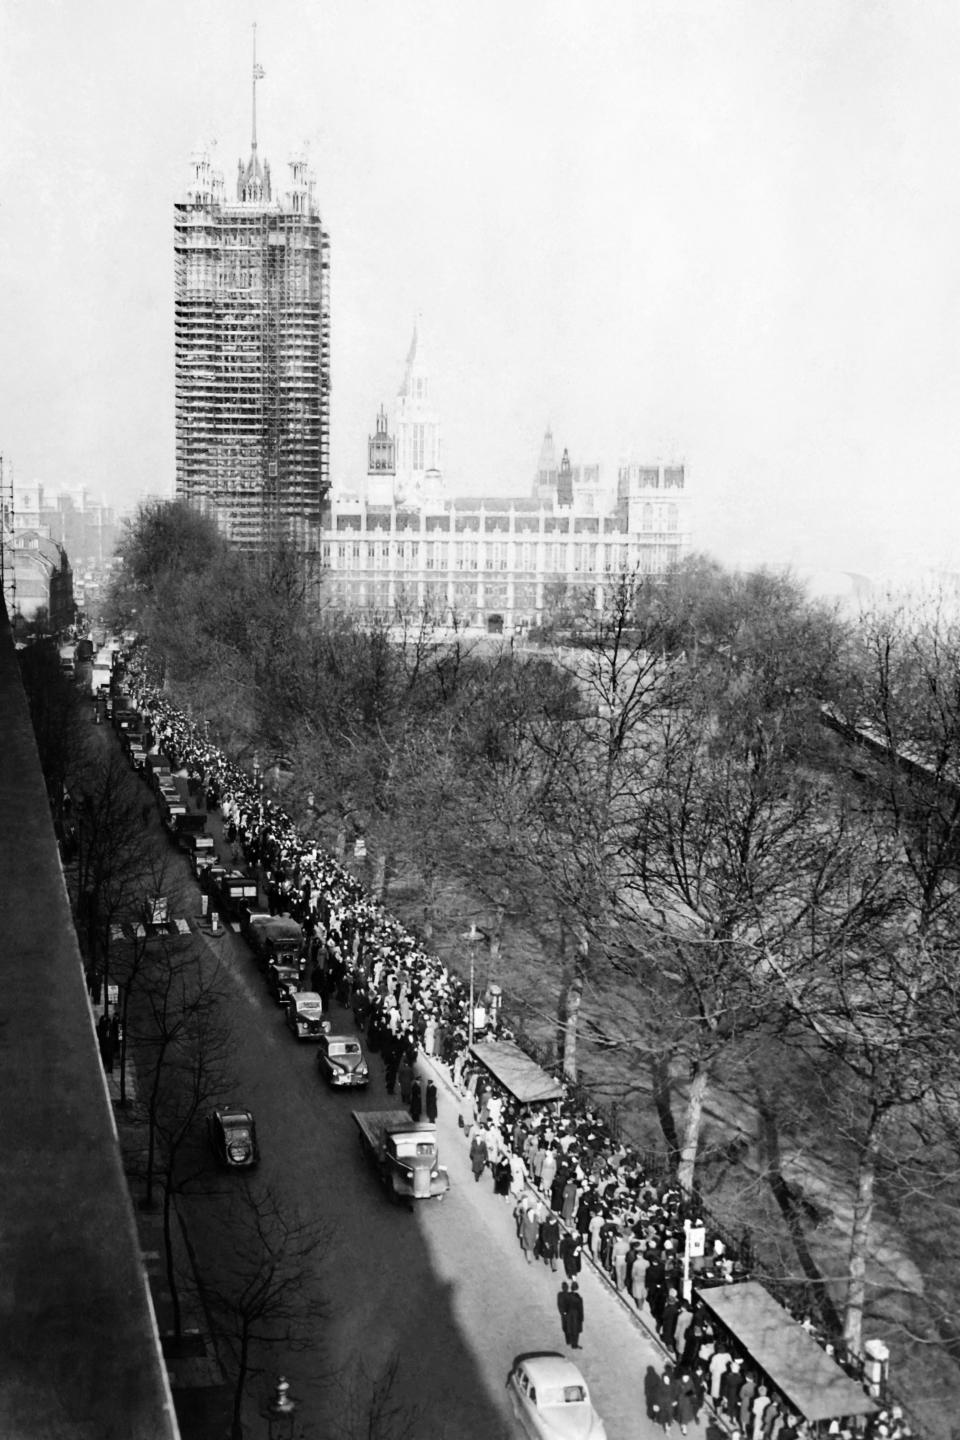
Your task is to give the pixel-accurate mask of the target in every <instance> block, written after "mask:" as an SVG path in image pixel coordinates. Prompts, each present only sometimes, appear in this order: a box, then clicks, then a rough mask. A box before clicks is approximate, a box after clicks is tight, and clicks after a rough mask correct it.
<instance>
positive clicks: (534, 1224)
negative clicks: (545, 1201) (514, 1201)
mask: <svg viewBox="0 0 960 1440" xmlns="http://www.w3.org/2000/svg"><path fill="white" fill-rule="evenodd" d="M520 1203H521V1204H522V1205H523V1214H522V1215H521V1216H520V1248H521V1249H522V1250H523V1253H524V1256H525V1258H526V1261H527V1264H528V1265H532V1264H533V1257H534V1255H535V1254H536V1253H537V1245H538V1242H539V1240H540V1221H539V1219H538V1217H537V1202H536V1201H535V1200H534V1198H533V1196H532V1195H528V1196H527V1197H526V1199H525V1200H522V1201H521V1202H520Z"/></svg>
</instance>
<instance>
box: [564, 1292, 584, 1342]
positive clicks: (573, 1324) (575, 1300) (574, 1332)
mask: <svg viewBox="0 0 960 1440" xmlns="http://www.w3.org/2000/svg"><path fill="white" fill-rule="evenodd" d="M582 1332H583V1296H582V1295H581V1294H580V1286H579V1285H578V1284H577V1282H576V1280H571V1282H570V1299H569V1301H568V1302H567V1340H568V1342H569V1344H570V1348H571V1349H572V1350H579V1349H580V1336H581V1334H582Z"/></svg>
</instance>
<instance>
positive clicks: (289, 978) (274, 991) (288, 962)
mask: <svg viewBox="0 0 960 1440" xmlns="http://www.w3.org/2000/svg"><path fill="white" fill-rule="evenodd" d="M299 984H300V966H299V964H298V963H297V961H296V959H295V958H294V957H293V956H284V957H283V958H282V959H280V960H271V961H270V964H269V965H268V966H267V989H268V990H269V991H270V994H271V995H272V996H273V998H274V1000H276V1002H277V1004H278V1005H286V1003H287V1000H288V999H289V997H290V996H291V995H292V994H293V992H294V991H295V990H296V989H297V986H298V985H299Z"/></svg>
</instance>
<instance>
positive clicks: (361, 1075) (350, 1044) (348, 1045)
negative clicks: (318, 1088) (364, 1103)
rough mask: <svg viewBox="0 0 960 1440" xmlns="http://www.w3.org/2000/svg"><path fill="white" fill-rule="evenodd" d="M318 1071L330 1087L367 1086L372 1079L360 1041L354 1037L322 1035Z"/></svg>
mask: <svg viewBox="0 0 960 1440" xmlns="http://www.w3.org/2000/svg"><path fill="white" fill-rule="evenodd" d="M317 1069H318V1070H319V1071H320V1074H321V1075H322V1076H323V1078H324V1079H325V1080H326V1081H327V1083H328V1084H329V1085H339V1086H351V1087H353V1086H357V1085H366V1084H367V1082H368V1080H369V1079H370V1071H369V1070H368V1069H367V1062H366V1060H365V1059H364V1058H363V1050H362V1049H361V1047H360V1041H359V1040H357V1039H355V1038H354V1036H353V1035H321V1036H320V1053H319V1055H318V1056H317Z"/></svg>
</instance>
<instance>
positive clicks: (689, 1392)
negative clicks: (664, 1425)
mask: <svg viewBox="0 0 960 1440" xmlns="http://www.w3.org/2000/svg"><path fill="white" fill-rule="evenodd" d="M700 1403H701V1400H700V1387H699V1386H698V1385H697V1382H696V1379H695V1378H694V1376H693V1375H691V1373H690V1371H689V1370H684V1371H681V1373H680V1374H679V1375H678V1376H677V1381H676V1397H675V1404H676V1413H677V1419H678V1420H679V1422H680V1434H681V1435H686V1433H687V1426H688V1425H695V1424H696V1423H697V1418H698V1416H699V1414H700Z"/></svg>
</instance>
